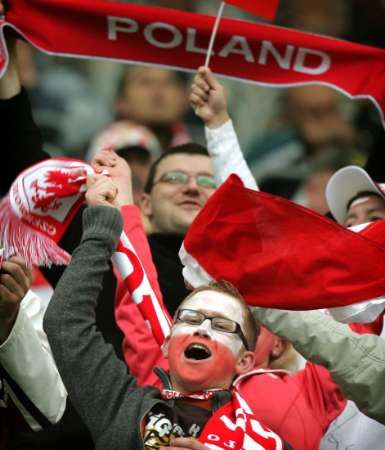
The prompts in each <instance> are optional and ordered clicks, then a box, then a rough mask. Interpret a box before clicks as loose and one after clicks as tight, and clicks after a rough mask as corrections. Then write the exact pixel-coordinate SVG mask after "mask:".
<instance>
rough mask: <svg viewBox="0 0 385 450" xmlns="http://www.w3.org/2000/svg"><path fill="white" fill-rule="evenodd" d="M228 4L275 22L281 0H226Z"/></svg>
mask: <svg viewBox="0 0 385 450" xmlns="http://www.w3.org/2000/svg"><path fill="white" fill-rule="evenodd" d="M226 3H229V4H230V5H233V6H236V7H237V8H241V9H244V10H246V11H248V12H251V13H252V14H255V15H256V16H259V17H264V18H265V19H267V20H274V19H275V16H276V14H277V9H278V4H279V0H226Z"/></svg>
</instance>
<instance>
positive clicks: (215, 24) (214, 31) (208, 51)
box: [205, 2, 225, 68]
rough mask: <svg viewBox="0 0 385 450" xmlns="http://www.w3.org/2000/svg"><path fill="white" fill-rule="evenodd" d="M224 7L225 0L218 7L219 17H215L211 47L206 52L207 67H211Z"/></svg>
mask: <svg viewBox="0 0 385 450" xmlns="http://www.w3.org/2000/svg"><path fill="white" fill-rule="evenodd" d="M224 7H225V2H221V4H220V6H219V9H218V13H217V17H216V18H215V23H214V28H213V31H212V32H211V37H210V43H209V48H208V49H207V53H206V61H205V67H206V68H207V67H209V63H210V57H211V52H212V51H213V47H214V42H215V38H216V36H217V31H218V27H219V22H220V21H221V18H222V14H223V9H224Z"/></svg>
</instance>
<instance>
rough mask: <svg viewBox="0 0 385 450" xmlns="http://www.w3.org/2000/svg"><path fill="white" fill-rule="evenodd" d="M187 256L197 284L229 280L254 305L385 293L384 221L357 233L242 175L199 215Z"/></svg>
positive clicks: (324, 303) (311, 304) (323, 303)
mask: <svg viewBox="0 0 385 450" xmlns="http://www.w3.org/2000/svg"><path fill="white" fill-rule="evenodd" d="M180 257H181V260H182V263H183V264H184V265H185V268H184V269H183V275H184V277H185V279H186V280H187V281H188V282H189V283H190V284H191V285H192V286H194V287H197V286H199V285H200V284H202V282H203V284H205V283H207V282H208V281H210V279H214V280H220V279H224V280H228V281H230V282H231V283H233V284H234V285H235V286H236V287H237V288H238V289H239V291H240V292H241V294H242V295H243V296H244V298H245V299H246V301H247V303H249V304H250V305H254V306H261V307H268V308H278V309H294V310H295V309H296V310H307V309H320V308H333V307H341V306H346V305H351V304H353V303H357V302H362V301H366V300H370V299H376V298H379V297H381V296H384V295H385V273H384V270H383V268H384V266H385V221H384V220H380V221H378V222H374V223H373V224H371V225H370V226H367V227H365V228H364V229H362V230H361V232H360V233H356V232H353V231H350V230H348V229H346V228H344V227H342V226H341V225H338V224H337V223H335V222H332V221H331V220H330V219H327V218H326V217H324V216H320V215H319V214H317V213H315V212H314V211H311V210H309V209H307V208H304V207H302V206H300V205H297V204H295V203H293V202H290V201H289V200H286V199H284V198H281V197H277V196H274V195H271V194H267V193H265V192H260V191H255V190H251V189H247V188H245V187H244V186H243V185H242V182H241V180H240V179H239V178H238V177H237V176H236V175H231V176H230V177H229V178H228V179H227V181H225V183H223V184H222V185H221V186H220V187H219V188H218V189H217V190H216V191H215V192H214V194H213V195H212V196H211V197H210V199H209V200H208V201H207V203H206V205H205V207H204V208H203V209H202V210H201V212H200V213H199V214H198V216H197V217H196V218H195V220H194V222H193V223H192V225H191V226H190V227H189V230H188V232H187V234H186V236H185V239H184V245H183V246H182V249H181V251H180ZM200 280H202V282H201V281H200Z"/></svg>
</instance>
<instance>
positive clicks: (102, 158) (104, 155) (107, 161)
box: [91, 149, 117, 167]
mask: <svg viewBox="0 0 385 450" xmlns="http://www.w3.org/2000/svg"><path fill="white" fill-rule="evenodd" d="M116 156H117V155H116V153H115V152H114V151H113V150H109V149H106V150H101V151H100V152H98V153H96V154H95V155H94V157H93V158H92V161H91V165H92V167H94V165H97V166H106V167H113V166H114V165H115V164H116Z"/></svg>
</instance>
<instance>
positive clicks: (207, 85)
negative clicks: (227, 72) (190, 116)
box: [190, 67, 229, 128]
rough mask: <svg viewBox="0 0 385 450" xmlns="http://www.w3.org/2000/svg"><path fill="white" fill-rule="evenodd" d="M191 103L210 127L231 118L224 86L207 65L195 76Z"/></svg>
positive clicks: (216, 126) (218, 125) (200, 68)
mask: <svg viewBox="0 0 385 450" xmlns="http://www.w3.org/2000/svg"><path fill="white" fill-rule="evenodd" d="M190 105H191V107H192V108H193V109H194V111H195V114H196V115H197V116H198V117H200V118H201V119H202V120H203V122H204V123H205V125H206V126H207V127H208V128H218V127H220V126H221V125H223V124H224V123H225V122H227V121H228V120H229V114H228V112H227V101H226V95H225V91H224V88H223V86H222V85H221V84H220V83H219V81H218V80H217V79H216V77H215V76H214V75H213V73H212V72H211V70H210V69H208V68H206V67H199V69H198V73H197V75H195V77H194V81H193V83H192V85H191V93H190Z"/></svg>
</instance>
